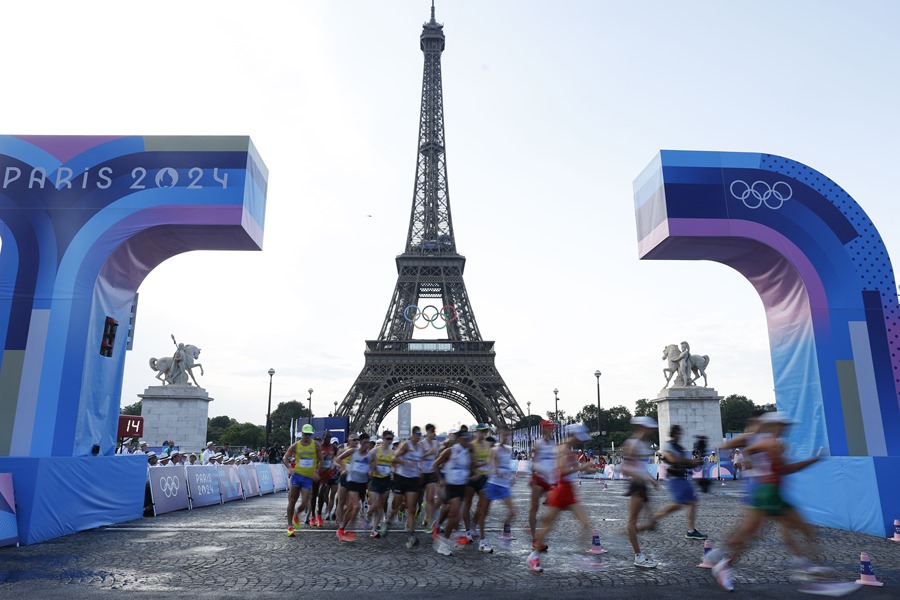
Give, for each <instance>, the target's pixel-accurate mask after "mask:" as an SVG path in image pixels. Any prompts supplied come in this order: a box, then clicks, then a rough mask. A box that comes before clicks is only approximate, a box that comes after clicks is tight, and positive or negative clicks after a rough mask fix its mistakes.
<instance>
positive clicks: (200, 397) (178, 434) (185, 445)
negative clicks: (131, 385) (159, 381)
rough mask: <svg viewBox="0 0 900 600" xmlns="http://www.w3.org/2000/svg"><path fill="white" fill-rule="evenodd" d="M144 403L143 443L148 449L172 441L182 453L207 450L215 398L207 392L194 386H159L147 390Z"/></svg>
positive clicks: (142, 412)
mask: <svg viewBox="0 0 900 600" xmlns="http://www.w3.org/2000/svg"><path fill="white" fill-rule="evenodd" d="M138 397H139V398H140V399H141V416H143V417H144V440H146V442H147V444H148V445H149V446H161V445H162V443H163V441H165V440H172V441H174V442H175V446H176V447H178V448H180V449H181V450H182V451H183V452H184V451H187V452H198V453H199V452H200V451H201V450H203V449H204V448H206V442H207V439H206V424H207V418H208V417H209V403H210V402H212V398H210V397H209V394H208V393H207V392H206V390H205V389H203V388H201V387H195V386H192V385H156V386H151V387H148V388H147V389H146V390H144V393H143V394H138Z"/></svg>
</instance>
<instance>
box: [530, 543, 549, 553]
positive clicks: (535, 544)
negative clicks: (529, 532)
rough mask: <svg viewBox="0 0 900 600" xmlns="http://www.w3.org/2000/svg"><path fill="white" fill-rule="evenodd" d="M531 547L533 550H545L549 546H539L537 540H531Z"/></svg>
mask: <svg viewBox="0 0 900 600" xmlns="http://www.w3.org/2000/svg"><path fill="white" fill-rule="evenodd" d="M531 549H532V550H534V551H535V552H546V551H547V550H549V549H550V546H548V545H547V544H541V546H540V548H539V547H538V546H537V542H531Z"/></svg>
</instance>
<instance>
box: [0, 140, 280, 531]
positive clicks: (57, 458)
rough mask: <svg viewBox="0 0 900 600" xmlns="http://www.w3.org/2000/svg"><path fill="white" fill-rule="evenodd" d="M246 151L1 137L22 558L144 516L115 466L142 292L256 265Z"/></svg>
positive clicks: (5, 317)
mask: <svg viewBox="0 0 900 600" xmlns="http://www.w3.org/2000/svg"><path fill="white" fill-rule="evenodd" d="M267 178H268V172H267V169H266V167H265V164H264V163H263V162H262V160H261V158H260V156H259V154H258V153H257V152H256V149H255V148H254V146H253V143H252V142H251V141H250V138H248V137H165V136H0V244H2V245H0V340H2V342H3V349H2V350H3V353H2V355H0V472H12V473H13V478H14V485H15V490H16V496H17V503H18V505H19V511H18V523H19V537H20V539H21V540H22V541H23V542H24V543H33V542H37V541H41V540H45V539H49V538H52V537H56V536H59V535H63V534H67V533H71V532H73V531H78V530H82V529H86V528H89V527H96V526H97V525H101V524H105V523H113V522H121V521H124V520H127V519H133V518H138V517H140V516H141V512H142V504H143V488H144V481H145V475H146V473H145V470H146V463H145V460H142V457H140V456H138V457H133V458H132V457H123V456H115V455H114V451H115V445H116V427H117V423H118V413H119V405H120V401H121V393H122V379H123V373H124V366H125V354H126V347H127V346H128V340H129V338H130V336H131V335H132V334H133V328H132V326H133V323H134V316H135V307H136V302H137V290H138V287H139V286H140V284H141V282H142V281H143V280H144V278H145V277H146V276H147V274H148V273H149V272H150V271H151V270H153V269H154V268H155V267H156V266H157V265H159V264H160V263H162V262H163V261H164V260H166V259H168V258H170V257H172V256H175V255H177V254H180V253H182V252H188V251H191V250H261V249H262V240H263V226H264V222H265V206H266V186H267Z"/></svg>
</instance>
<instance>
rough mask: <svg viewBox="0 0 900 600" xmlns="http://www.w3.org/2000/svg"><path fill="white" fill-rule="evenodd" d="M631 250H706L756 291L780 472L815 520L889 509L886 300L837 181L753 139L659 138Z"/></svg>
mask: <svg viewBox="0 0 900 600" xmlns="http://www.w3.org/2000/svg"><path fill="white" fill-rule="evenodd" d="M634 199H635V213H636V219H637V233H638V252H639V256H640V258H641V259H647V260H709V261H715V262H719V263H722V264H725V265H728V266H729V267H731V268H733V269H735V270H736V271H738V272H739V273H741V274H742V275H743V276H744V277H746V278H747V280H748V281H749V282H750V283H751V284H752V285H753V287H754V288H755V289H756V291H757V293H759V296H760V298H761V299H762V302H763V306H764V309H765V314H766V321H767V325H768V330H769V344H770V352H771V359H772V371H773V374H774V381H775V400H776V404H777V406H778V409H779V410H782V411H785V412H787V413H789V414H790V415H791V416H792V418H793V419H794V421H795V425H794V426H793V427H791V428H790V443H791V449H792V452H793V453H794V454H795V455H797V456H799V457H805V456H809V455H811V454H813V453H815V452H816V451H817V449H819V448H822V447H824V448H826V449H827V450H828V454H829V455H830V457H829V458H828V459H827V460H825V461H823V462H822V463H819V464H817V465H815V466H813V467H811V468H809V469H807V470H805V471H802V472H800V473H798V474H797V475H794V476H792V477H791V479H794V480H795V485H794V486H793V488H795V489H796V490H798V491H799V490H802V494H803V495H802V499H798V505H799V506H801V507H802V508H803V509H804V513H805V514H806V515H807V516H808V517H809V518H810V519H811V520H812V521H813V522H815V523H818V524H821V525H826V526H830V527H837V528H841V529H846V530H851V531H859V532H864V533H869V534H872V535H884V534H885V532H886V531H888V530H890V531H892V530H893V529H892V523H893V520H894V519H895V518H900V477H898V476H897V474H898V473H900V309H898V301H897V287H896V282H895V280H894V273H893V269H892V267H891V262H890V258H889V257H888V253H887V249H886V247H885V245H884V243H883V242H882V240H881V237H880V236H879V234H878V231H877V230H876V229H875V226H874V224H873V223H872V221H871V220H870V219H869V217H868V216H867V215H866V213H865V212H864V211H863V210H862V208H861V207H860V206H859V205H858V204H857V203H856V202H855V201H854V200H853V198H851V197H850V196H849V195H848V194H847V193H846V192H845V191H844V190H843V189H841V187H840V186H838V185H837V184H836V183H835V182H833V181H831V180H830V179H829V178H827V177H826V176H824V175H822V174H821V173H819V172H817V171H815V170H814V169H811V168H810V167H808V166H806V165H804V164H802V163H799V162H796V161H794V160H790V159H787V158H782V157H780V156H774V155H771V154H755V153H731V152H691V151H670V150H663V151H661V152H660V153H659V154H658V155H657V156H656V157H655V158H654V160H653V161H652V162H651V163H650V164H649V165H648V166H647V168H646V169H645V170H644V171H643V173H641V175H640V176H639V177H638V178H637V179H636V180H635V183H634Z"/></svg>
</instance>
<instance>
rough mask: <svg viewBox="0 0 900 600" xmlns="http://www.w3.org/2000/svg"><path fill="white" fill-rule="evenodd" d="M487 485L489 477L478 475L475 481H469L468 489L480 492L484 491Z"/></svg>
mask: <svg viewBox="0 0 900 600" xmlns="http://www.w3.org/2000/svg"><path fill="white" fill-rule="evenodd" d="M486 483H487V475H478V476H477V477H476V478H475V479H471V480H469V483H467V484H466V486H467V487H470V488H472V489H473V490H475V491H476V492H480V491H481V490H482V489H484V485H485V484H486Z"/></svg>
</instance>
